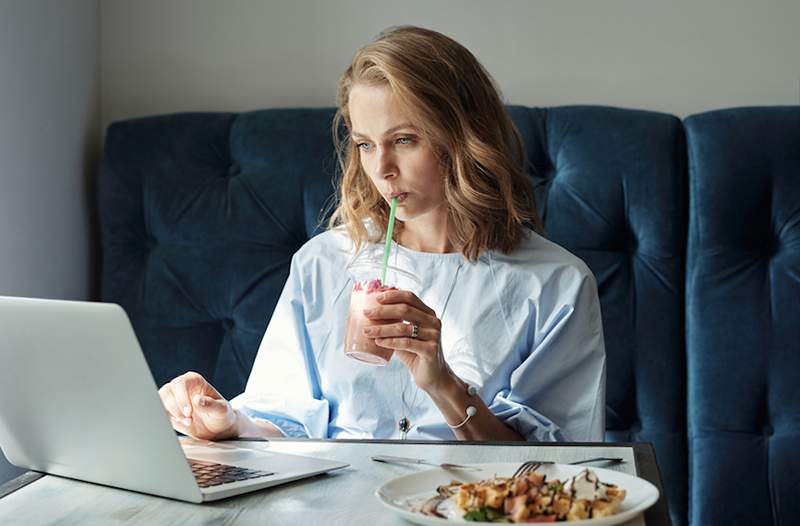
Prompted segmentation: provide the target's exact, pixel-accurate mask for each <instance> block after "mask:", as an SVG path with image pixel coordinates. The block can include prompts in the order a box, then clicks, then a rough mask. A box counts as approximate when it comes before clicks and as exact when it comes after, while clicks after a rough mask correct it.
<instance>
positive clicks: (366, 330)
mask: <svg viewBox="0 0 800 526" xmlns="http://www.w3.org/2000/svg"><path fill="white" fill-rule="evenodd" d="M373 332H375V330H374V329H373V328H372V327H364V334H372V333H373Z"/></svg>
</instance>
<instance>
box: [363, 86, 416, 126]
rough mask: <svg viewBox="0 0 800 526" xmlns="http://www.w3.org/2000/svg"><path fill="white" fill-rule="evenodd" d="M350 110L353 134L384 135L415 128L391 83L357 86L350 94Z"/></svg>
mask: <svg viewBox="0 0 800 526" xmlns="http://www.w3.org/2000/svg"><path fill="white" fill-rule="evenodd" d="M348 110H349V114H350V123H351V125H352V128H353V129H352V131H351V133H352V135H358V136H361V137H383V136H385V135H389V134H391V133H394V132H397V131H400V130H402V129H405V128H415V126H414V124H413V122H412V120H411V119H410V118H409V117H408V115H406V113H405V112H404V111H403V108H402V107H401V105H400V103H399V102H398V100H397V97H396V96H395V95H394V93H393V92H392V90H391V89H389V87H388V86H371V85H356V86H354V87H353V89H352V90H351V91H350V96H349V98H348Z"/></svg>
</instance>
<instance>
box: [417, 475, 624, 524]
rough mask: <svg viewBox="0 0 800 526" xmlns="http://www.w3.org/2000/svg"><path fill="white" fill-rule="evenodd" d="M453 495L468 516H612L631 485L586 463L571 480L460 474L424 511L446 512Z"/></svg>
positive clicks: (538, 518) (497, 519) (534, 518)
mask: <svg viewBox="0 0 800 526" xmlns="http://www.w3.org/2000/svg"><path fill="white" fill-rule="evenodd" d="M448 499H449V500H452V501H454V503H455V506H456V508H457V509H458V510H460V511H461V512H463V518H464V520H467V521H480V522H528V523H531V522H557V521H559V522H560V521H571V520H581V519H591V518H597V517H607V516H609V515H614V514H615V513H618V512H619V508H620V503H621V502H622V501H623V500H624V499H625V490H623V489H620V488H618V487H617V486H615V485H614V484H608V483H604V482H601V481H600V480H599V478H598V477H597V474H596V473H595V472H594V471H591V470H589V469H585V470H583V471H581V472H580V473H578V474H577V475H575V476H573V477H570V478H569V479H567V480H564V481H562V480H558V479H551V480H548V479H547V475H546V474H544V473H541V472H537V471H534V472H532V473H528V474H526V475H524V476H521V477H516V478H514V477H498V476H495V477H492V478H491V479H487V480H482V481H480V482H470V483H461V482H459V481H457V480H454V481H452V482H451V483H450V484H445V485H443V486H439V487H438V488H437V495H436V496H435V497H433V498H431V499H428V500H427V501H426V502H425V503H424V504H423V505H422V507H421V509H420V511H421V512H422V513H424V514H426V515H433V516H437V517H444V515H442V514H441V513H440V512H439V511H438V507H439V505H440V504H442V503H443V502H444V501H446V500H448Z"/></svg>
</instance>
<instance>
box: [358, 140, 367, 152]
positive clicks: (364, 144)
mask: <svg viewBox="0 0 800 526" xmlns="http://www.w3.org/2000/svg"><path fill="white" fill-rule="evenodd" d="M365 146H366V147H369V143H366V142H360V143H358V144H356V148H358V149H359V150H366V149H367V148H365Z"/></svg>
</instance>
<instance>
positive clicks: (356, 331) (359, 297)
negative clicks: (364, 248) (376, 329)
mask: <svg viewBox="0 0 800 526" xmlns="http://www.w3.org/2000/svg"><path fill="white" fill-rule="evenodd" d="M387 290H397V288H396V287H386V286H382V285H381V280H379V279H371V280H362V281H356V283H355V285H353V291H352V293H351V294H350V313H349V316H348V319H347V334H345V337H344V353H345V354H346V355H347V356H349V357H350V358H353V359H355V360H358V361H361V362H364V363H368V364H370V365H386V364H387V363H388V362H389V360H390V359H391V358H392V353H393V352H394V351H392V350H391V349H387V348H385V347H380V346H378V345H376V344H375V341H374V340H373V339H372V338H367V337H366V336H364V332H363V329H364V327H368V326H371V325H387V324H389V323H397V320H381V321H379V322H378V321H372V320H370V319H368V318H367V317H366V316H364V309H372V308H375V307H378V306H380V303H378V300H377V299H376V298H377V296H378V294H380V293H381V292H385V291H387Z"/></svg>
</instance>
